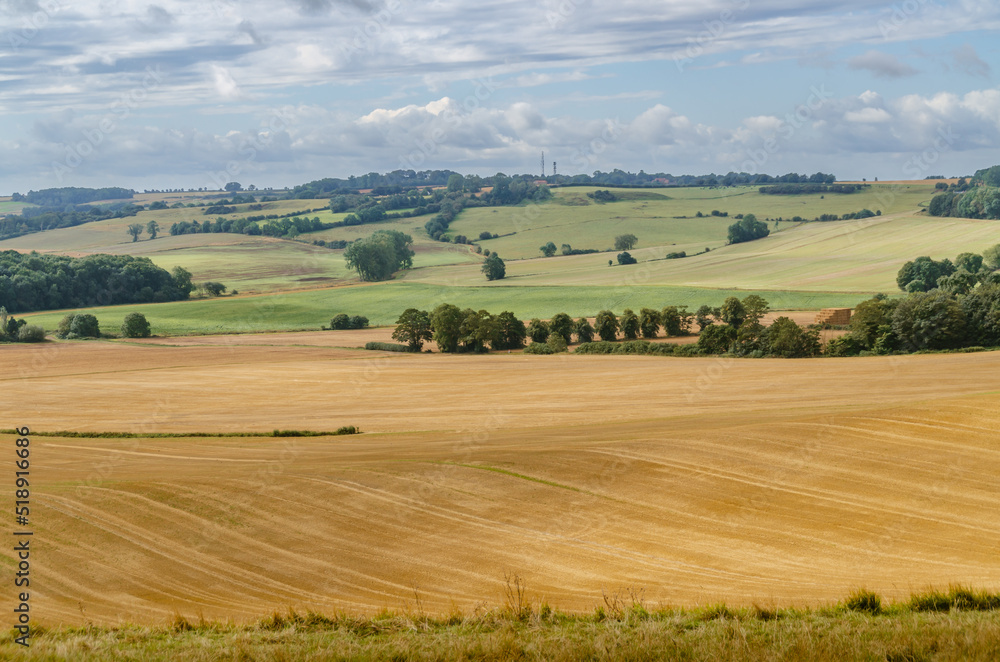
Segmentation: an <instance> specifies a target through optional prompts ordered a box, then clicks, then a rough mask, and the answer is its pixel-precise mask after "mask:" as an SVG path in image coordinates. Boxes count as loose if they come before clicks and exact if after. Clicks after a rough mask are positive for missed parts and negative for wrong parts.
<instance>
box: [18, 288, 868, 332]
mask: <svg viewBox="0 0 1000 662" xmlns="http://www.w3.org/2000/svg"><path fill="white" fill-rule="evenodd" d="M750 294H758V295H760V296H762V297H764V299H766V300H767V301H768V302H769V303H770V305H771V309H772V310H816V309H819V308H852V307H854V306H855V305H856V304H857V303H858V302H860V301H862V300H864V299H866V298H867V296H866V295H865V294H861V293H857V292H796V291H774V290H750V289H747V290H743V289H712V288H698V287H683V286H670V285H639V284H623V285H618V286H599V285H574V286H538V287H517V286H515V287H450V286H445V285H431V284H423V283H407V282H388V283H377V284H372V285H357V286H352V287H338V288H332V289H324V290H308V291H303V292H285V293H277V294H268V295H260V296H237V297H224V298H219V299H200V300H193V301H182V302H174V303H158V304H134V305H123V306H105V307H96V308H88V309H87V312H89V313H91V314H93V315H95V316H96V317H97V319H98V320H99V322H100V324H101V328H102V329H104V330H105V331H109V332H111V333H117V331H118V329H119V328H120V327H121V323H122V321H123V320H124V318H125V316H126V315H127V314H129V313H132V312H139V313H142V314H144V315H145V316H146V318H147V319H148V320H149V323H150V325H151V327H152V332H153V334H154V335H193V334H220V333H257V332H264V331H302V330H313V331H316V330H319V328H320V327H321V326H323V325H328V324H329V323H330V318H331V317H332V316H333V315H335V314H337V313H347V314H349V315H364V316H366V317H368V319H369V321H370V322H371V324H372V325H373V326H380V325H391V324H395V322H396V320H397V319H398V317H399V314H400V313H402V312H403V311H404V310H406V309H407V308H420V309H425V310H430V309H433V308H434V307H435V306H437V305H438V304H441V303H452V304H455V305H457V306H459V307H460V308H472V309H475V310H479V309H486V310H489V311H490V312H492V313H494V314H496V313H499V312H501V311H504V310H509V311H511V312H513V313H514V314H515V315H517V316H518V317H520V318H522V319H525V320H527V319H530V318H533V317H539V318H542V319H548V318H550V317H552V315H554V314H556V313H559V312H565V313H568V314H570V315H572V316H573V317H582V316H585V315H586V316H593V315H595V314H596V313H597V312H599V311H601V310H604V309H610V310H613V311H615V312H616V313H620V312H621V311H622V310H623V309H625V308H632V309H633V310H639V309H640V308H644V307H649V308H656V309H659V308H662V307H663V306H668V305H675V306H688V307H689V308H690V309H692V310H694V309H696V308H698V307H699V306H701V305H705V304H707V305H710V306H719V305H721V304H722V302H723V301H724V300H725V299H726V297H730V296H736V297H739V298H743V297H745V296H747V295H750ZM68 312H71V311H67V310H61V311H46V312H38V313H26V314H24V315H23V317H24V318H25V319H27V320H29V323H31V324H38V325H41V326H42V327H44V328H45V329H46V330H48V331H54V330H55V328H56V327H57V325H58V324H59V320H61V319H62V318H63V317H64V316H65V315H66V314H67V313H68ZM18 316H19V317H21V316H22V315H18Z"/></svg>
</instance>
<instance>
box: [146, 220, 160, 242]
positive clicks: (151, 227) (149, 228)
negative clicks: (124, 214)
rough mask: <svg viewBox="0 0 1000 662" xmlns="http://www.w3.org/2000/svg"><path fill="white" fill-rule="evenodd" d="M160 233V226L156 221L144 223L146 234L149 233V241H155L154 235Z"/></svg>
mask: <svg viewBox="0 0 1000 662" xmlns="http://www.w3.org/2000/svg"><path fill="white" fill-rule="evenodd" d="M159 231H160V225H159V224H158V223H157V222H156V221H150V222H149V223H146V232H148V233H149V238H150V239H156V233H157V232H159Z"/></svg>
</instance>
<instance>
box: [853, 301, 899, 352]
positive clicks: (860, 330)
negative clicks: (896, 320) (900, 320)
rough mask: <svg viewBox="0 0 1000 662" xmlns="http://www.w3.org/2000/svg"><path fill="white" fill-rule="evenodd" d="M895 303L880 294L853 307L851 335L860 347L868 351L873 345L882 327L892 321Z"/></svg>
mask: <svg viewBox="0 0 1000 662" xmlns="http://www.w3.org/2000/svg"><path fill="white" fill-rule="evenodd" d="M896 304H897V302H896V301H893V300H890V299H888V298H887V297H886V296H885V295H884V294H882V295H878V296H876V297H874V298H871V299H868V300H867V301H862V302H861V303H859V304H858V305H857V306H855V307H854V312H853V313H852V315H851V322H850V327H851V336H852V337H853V338H854V340H855V342H857V344H858V345H859V346H860V347H861V349H866V350H869V351H870V350H871V349H872V348H873V347H874V346H875V341H876V340H877V339H878V337H879V335H880V334H881V333H883V331H881V329H882V327H884V326H886V325H888V324H891V323H892V311H893V310H895V309H896Z"/></svg>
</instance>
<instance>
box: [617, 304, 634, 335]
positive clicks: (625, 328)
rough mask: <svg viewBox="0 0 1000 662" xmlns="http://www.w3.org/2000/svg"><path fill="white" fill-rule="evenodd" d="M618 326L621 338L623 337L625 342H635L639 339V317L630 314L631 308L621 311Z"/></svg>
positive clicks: (632, 313)
mask: <svg viewBox="0 0 1000 662" xmlns="http://www.w3.org/2000/svg"><path fill="white" fill-rule="evenodd" d="M618 324H619V325H620V326H621V330H622V336H624V337H625V340H635V339H636V338H638V337H639V317H638V315H636V314H635V313H634V312H632V309H631V308H626V309H625V310H624V311H622V316H621V318H620V319H619V320H618Z"/></svg>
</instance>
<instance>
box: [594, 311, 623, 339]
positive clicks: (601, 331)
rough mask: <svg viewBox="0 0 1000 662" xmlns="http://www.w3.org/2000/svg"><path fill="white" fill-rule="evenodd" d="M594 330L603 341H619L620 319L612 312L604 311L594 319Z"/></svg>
mask: <svg viewBox="0 0 1000 662" xmlns="http://www.w3.org/2000/svg"><path fill="white" fill-rule="evenodd" d="M594 330H595V331H597V335H599V336H600V337H601V340H607V341H611V340H617V339H618V318H617V317H615V314H614V313H613V312H611V311H610V310H602V311H601V312H599V313H597V317H596V319H594Z"/></svg>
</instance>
